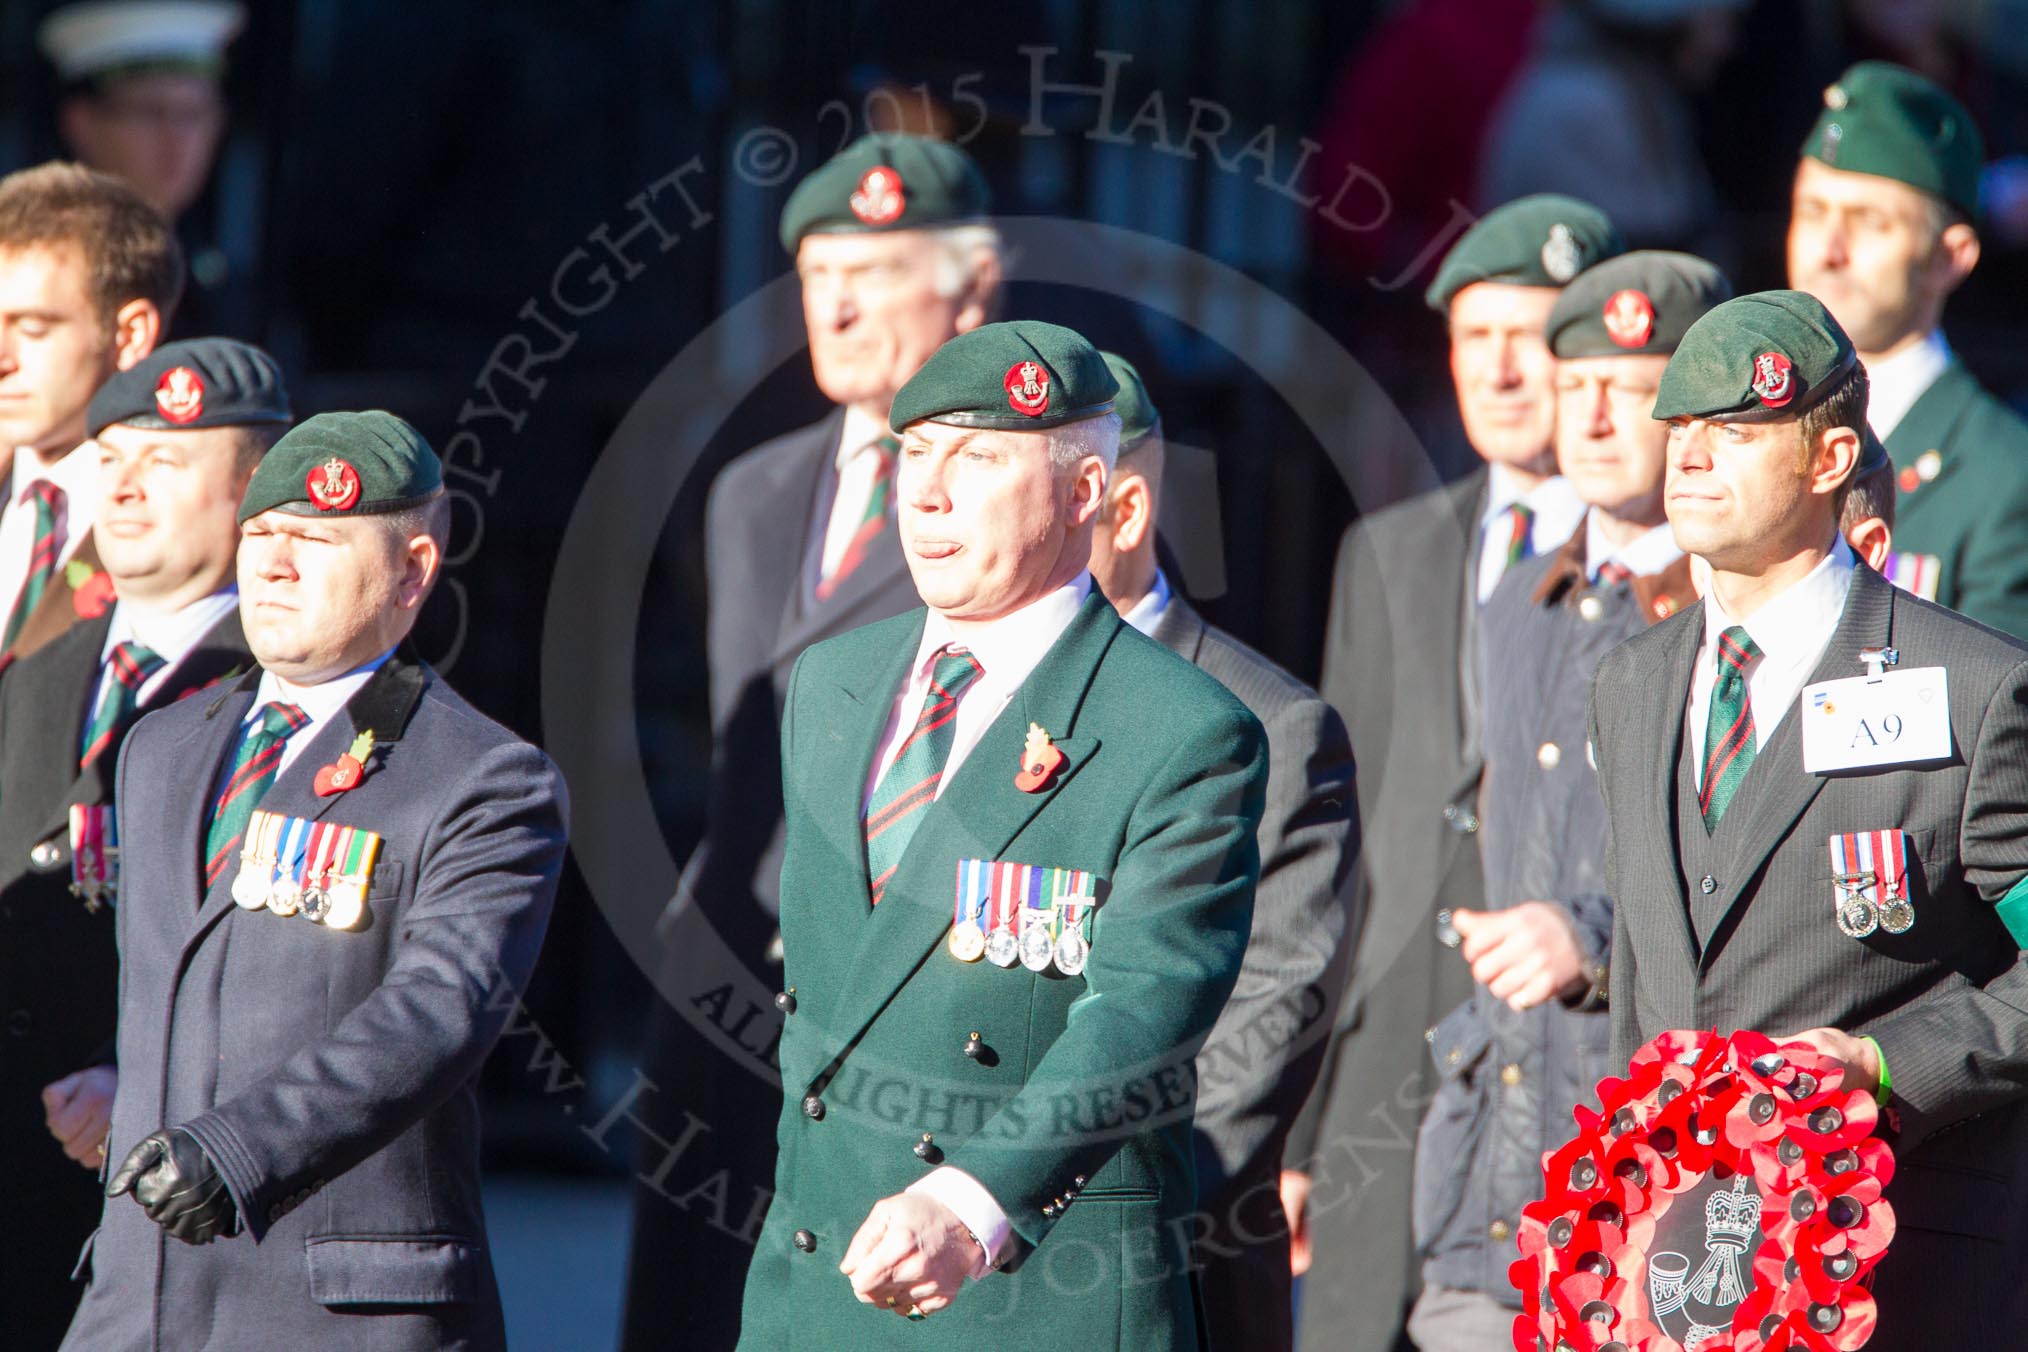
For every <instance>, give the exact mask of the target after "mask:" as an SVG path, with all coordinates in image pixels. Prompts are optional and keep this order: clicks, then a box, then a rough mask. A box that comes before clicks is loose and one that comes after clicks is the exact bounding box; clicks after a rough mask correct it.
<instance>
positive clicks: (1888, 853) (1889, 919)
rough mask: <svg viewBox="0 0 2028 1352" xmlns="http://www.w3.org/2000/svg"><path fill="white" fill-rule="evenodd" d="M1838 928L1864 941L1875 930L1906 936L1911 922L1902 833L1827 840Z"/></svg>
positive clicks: (1855, 833) (1860, 833) (1912, 910)
mask: <svg viewBox="0 0 2028 1352" xmlns="http://www.w3.org/2000/svg"><path fill="white" fill-rule="evenodd" d="M1829 844H1830V849H1831V883H1832V887H1833V889H1834V892H1835V901H1836V906H1837V910H1836V917H1837V921H1838V929H1839V931H1840V932H1841V933H1843V934H1845V935H1846V936H1847V937H1849V938H1853V939H1864V938H1865V937H1866V936H1867V935H1869V934H1871V933H1873V931H1874V930H1875V929H1876V928H1879V929H1884V930H1886V931H1887V932H1888V933H1889V934H1906V933H1907V932H1908V930H1909V928H1910V927H1911V926H1913V925H1914V924H1915V906H1914V904H1913V903H1912V902H1910V901H1909V897H1908V835H1907V833H1906V832H1903V831H1851V832H1846V833H1844V834H1843V835H1836V836H1832V837H1830V840H1829Z"/></svg>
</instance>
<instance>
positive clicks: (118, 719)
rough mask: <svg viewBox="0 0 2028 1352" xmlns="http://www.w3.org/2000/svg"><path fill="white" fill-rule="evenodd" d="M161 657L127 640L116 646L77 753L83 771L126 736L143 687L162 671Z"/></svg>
mask: <svg viewBox="0 0 2028 1352" xmlns="http://www.w3.org/2000/svg"><path fill="white" fill-rule="evenodd" d="M162 662H163V658H162V656H161V655H160V654H159V653H157V652H155V651H154V650H153V649H152V648H149V647H147V646H146V645H144V644H140V643H136V642H134V641H133V640H132V639H128V640H126V641H125V642H123V643H119V644H116V645H114V648H113V655H112V656H111V657H109V658H107V659H106V680H105V681H104V683H103V687H104V688H103V689H101V690H100V691H99V707H98V709H97V710H96V711H95V712H94V713H93V714H92V721H91V724H90V726H88V727H87V728H85V734H84V743H83V745H82V747H81V748H80V749H79V751H78V758H77V767H78V769H80V770H82V769H84V767H85V766H87V765H90V764H91V763H92V762H93V761H95V760H97V759H98V758H99V757H100V756H103V755H106V754H107V753H108V752H110V751H111V750H112V749H113V747H114V746H116V745H117V744H118V743H119V740H120V738H122V737H124V736H126V734H127V725H128V724H130V723H132V722H133V721H134V711H135V710H136V709H138V708H140V707H141V687H142V686H143V685H145V684H147V681H148V678H149V677H150V676H153V675H154V674H155V673H156V672H158V671H160V670H161V669H162Z"/></svg>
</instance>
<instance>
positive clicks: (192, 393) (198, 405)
mask: <svg viewBox="0 0 2028 1352" xmlns="http://www.w3.org/2000/svg"><path fill="white" fill-rule="evenodd" d="M155 407H156V408H157V409H159V410H161V413H162V416H163V417H165V418H167V419H168V420H169V421H170V422H172V423H175V424H176V425H177V426H178V427H181V426H183V425H184V424H186V423H193V422H196V421H197V420H198V419H199V418H201V417H203V416H204V378H203V377H202V376H200V375H198V374H197V372H195V371H193V370H191V369H190V368H189V367H187V366H172V367H170V368H169V369H168V370H166V371H164V372H163V373H162V378H161V379H160V380H158V381H156V382H155Z"/></svg>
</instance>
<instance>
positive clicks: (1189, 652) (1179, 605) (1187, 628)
mask: <svg viewBox="0 0 2028 1352" xmlns="http://www.w3.org/2000/svg"><path fill="white" fill-rule="evenodd" d="M1206 627H1207V626H1206V625H1205V623H1204V617H1203V616H1202V615H1199V614H1198V613H1197V607H1195V606H1193V605H1191V604H1190V603H1189V602H1188V601H1186V600H1184V599H1183V594H1182V593H1181V592H1177V591H1171V592H1170V593H1169V604H1168V605H1167V606H1165V607H1163V609H1162V615H1161V618H1160V619H1158V620H1156V621H1155V632H1154V633H1153V634H1151V635H1150V636H1149V637H1151V638H1153V639H1154V640H1155V642H1157V643H1159V644H1161V645H1162V646H1163V647H1165V648H1167V649H1168V650H1169V651H1170V652H1173V653H1175V654H1176V655H1177V656H1179V657H1181V658H1182V659H1183V660H1184V661H1186V662H1189V663H1191V664H1192V665H1195V664H1196V662H1197V654H1198V652H1199V651H1200V650H1201V649H1202V648H1203V647H1204V631H1205V629H1206Z"/></svg>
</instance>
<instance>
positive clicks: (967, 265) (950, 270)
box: [932, 224, 1000, 300]
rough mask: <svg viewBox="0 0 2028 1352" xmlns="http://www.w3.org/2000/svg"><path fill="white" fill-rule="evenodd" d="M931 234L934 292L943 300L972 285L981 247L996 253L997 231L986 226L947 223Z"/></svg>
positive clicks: (998, 238) (994, 254)
mask: <svg viewBox="0 0 2028 1352" xmlns="http://www.w3.org/2000/svg"><path fill="white" fill-rule="evenodd" d="M932 233H933V237H934V239H935V240H936V245H937V262H936V281H935V286H936V293H937V295H938V296H940V297H941V298H943V299H945V300H949V299H950V298H951V297H953V296H956V295H959V294H961V293H963V291H964V290H965V288H966V287H968V286H970V285H971V284H972V276H973V274H974V273H975V272H976V271H977V270H978V262H977V255H978V254H979V252H980V251H981V250H984V251H985V252H987V253H990V254H992V255H993V256H994V257H995V258H998V257H999V256H1000V232H999V231H998V230H996V229H995V228H993V227H992V226H990V225H980V224H971V225H950V226H945V227H943V228H942V229H940V230H936V231H934V232H932Z"/></svg>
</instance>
